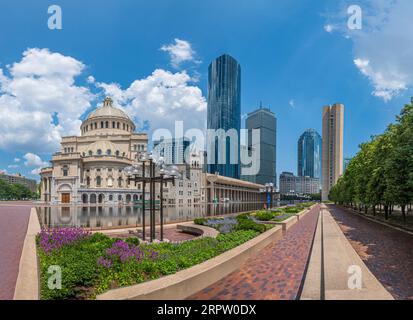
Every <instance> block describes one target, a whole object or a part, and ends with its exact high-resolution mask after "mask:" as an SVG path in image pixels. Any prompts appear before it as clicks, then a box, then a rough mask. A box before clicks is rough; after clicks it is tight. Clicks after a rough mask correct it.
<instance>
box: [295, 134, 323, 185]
mask: <svg viewBox="0 0 413 320" xmlns="http://www.w3.org/2000/svg"><path fill="white" fill-rule="evenodd" d="M321 150H322V140H321V136H320V135H319V133H318V132H317V131H315V130H314V129H307V130H306V131H304V133H303V134H302V135H301V136H300V138H299V139H298V161H297V163H298V170H297V174H298V176H299V177H310V178H318V179H321ZM320 181H321V180H320Z"/></svg>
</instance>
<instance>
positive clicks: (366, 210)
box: [364, 206, 367, 214]
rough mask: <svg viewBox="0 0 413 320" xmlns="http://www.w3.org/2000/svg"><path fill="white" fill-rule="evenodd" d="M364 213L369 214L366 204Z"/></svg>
mask: <svg viewBox="0 0 413 320" xmlns="http://www.w3.org/2000/svg"><path fill="white" fill-rule="evenodd" d="M364 214H367V206H364Z"/></svg>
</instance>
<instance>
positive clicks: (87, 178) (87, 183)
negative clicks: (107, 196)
mask: <svg viewBox="0 0 413 320" xmlns="http://www.w3.org/2000/svg"><path fill="white" fill-rule="evenodd" d="M86 185H87V186H88V187H90V177H86Z"/></svg>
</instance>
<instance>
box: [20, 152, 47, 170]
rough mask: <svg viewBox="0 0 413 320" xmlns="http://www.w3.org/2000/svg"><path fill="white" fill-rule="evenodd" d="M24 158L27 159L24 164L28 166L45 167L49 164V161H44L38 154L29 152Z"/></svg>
mask: <svg viewBox="0 0 413 320" xmlns="http://www.w3.org/2000/svg"><path fill="white" fill-rule="evenodd" d="M23 158H24V159H25V160H26V161H25V162H24V165H25V166H26V167H45V166H48V165H49V163H48V162H46V161H43V160H42V159H41V158H40V157H39V156H38V155H37V154H35V153H31V152H28V153H26V154H25V155H24V156H23Z"/></svg>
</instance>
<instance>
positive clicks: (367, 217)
mask: <svg viewBox="0 0 413 320" xmlns="http://www.w3.org/2000/svg"><path fill="white" fill-rule="evenodd" d="M336 206H338V207H339V208H341V209H343V210H346V211H350V212H352V213H354V214H356V215H358V216H359V217H361V218H364V219H366V220H369V221H372V222H375V223H378V224H381V225H383V226H386V227H389V228H392V229H394V230H397V231H400V232H404V233H407V234H408V235H411V236H413V231H410V230H408V229H404V228H402V227H399V226H397V225H394V224H390V223H388V222H385V221H381V220H378V219H375V218H373V217H370V216H366V215H365V214H363V213H360V212H358V211H356V210H354V209H351V208H347V207H344V206H340V205H336Z"/></svg>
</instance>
